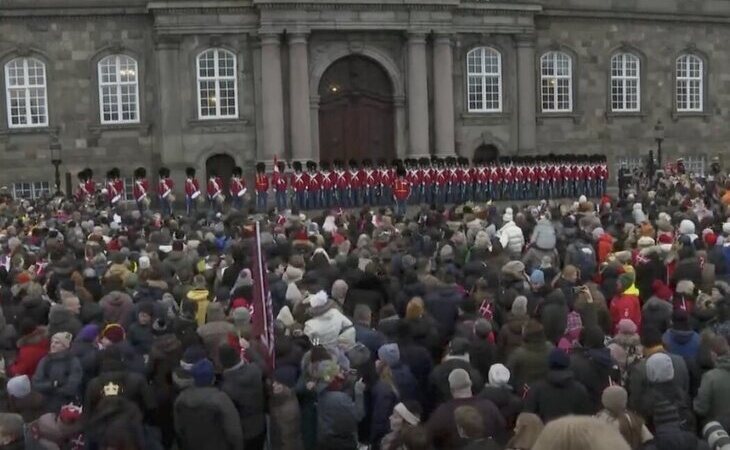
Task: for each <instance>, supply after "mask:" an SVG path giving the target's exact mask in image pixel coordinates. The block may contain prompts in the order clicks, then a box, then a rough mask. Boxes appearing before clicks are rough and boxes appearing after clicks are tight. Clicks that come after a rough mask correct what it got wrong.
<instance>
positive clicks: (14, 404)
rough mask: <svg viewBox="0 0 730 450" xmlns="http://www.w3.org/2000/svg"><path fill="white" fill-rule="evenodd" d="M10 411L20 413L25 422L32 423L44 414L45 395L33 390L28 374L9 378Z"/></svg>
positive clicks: (7, 387) (7, 385) (7, 389)
mask: <svg viewBox="0 0 730 450" xmlns="http://www.w3.org/2000/svg"><path fill="white" fill-rule="evenodd" d="M5 389H6V391H7V393H8V411H9V412H12V413H17V414H20V415H21V416H22V417H23V421H24V422H25V423H31V422H33V421H34V420H36V419H38V418H39V417H40V416H41V414H43V409H44V404H43V395H41V394H40V393H38V392H35V391H33V390H31V385H30V378H28V375H18V376H16V377H12V378H10V379H9V380H8V382H7V384H6V386H5Z"/></svg>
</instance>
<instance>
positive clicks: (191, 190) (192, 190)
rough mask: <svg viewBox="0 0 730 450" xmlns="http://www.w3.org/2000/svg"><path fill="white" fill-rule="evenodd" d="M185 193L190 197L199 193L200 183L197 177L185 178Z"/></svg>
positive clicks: (196, 196)
mask: <svg viewBox="0 0 730 450" xmlns="http://www.w3.org/2000/svg"><path fill="white" fill-rule="evenodd" d="M185 195H187V196H188V197H190V198H198V196H199V195H200V183H199V182H198V179H197V178H188V179H186V180H185Z"/></svg>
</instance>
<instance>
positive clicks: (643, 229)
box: [639, 221, 654, 239]
mask: <svg viewBox="0 0 730 450" xmlns="http://www.w3.org/2000/svg"><path fill="white" fill-rule="evenodd" d="M639 235H640V236H641V237H649V238H652V239H653V238H654V227H653V226H651V223H649V222H648V221H644V222H642V223H641V226H640V227H639Z"/></svg>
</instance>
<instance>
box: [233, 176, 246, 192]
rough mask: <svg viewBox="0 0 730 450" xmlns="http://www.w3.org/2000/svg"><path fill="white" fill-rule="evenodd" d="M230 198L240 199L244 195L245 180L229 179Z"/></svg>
mask: <svg viewBox="0 0 730 450" xmlns="http://www.w3.org/2000/svg"><path fill="white" fill-rule="evenodd" d="M229 190H230V191H231V197H240V196H242V195H243V194H245V193H246V180H244V179H243V178H239V177H231V186H230V189H229Z"/></svg>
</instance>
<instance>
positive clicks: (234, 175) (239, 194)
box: [228, 166, 246, 209]
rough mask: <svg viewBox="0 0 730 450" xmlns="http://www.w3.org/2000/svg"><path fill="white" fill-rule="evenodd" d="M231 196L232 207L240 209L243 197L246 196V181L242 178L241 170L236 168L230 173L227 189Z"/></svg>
mask: <svg viewBox="0 0 730 450" xmlns="http://www.w3.org/2000/svg"><path fill="white" fill-rule="evenodd" d="M228 191H229V192H230V194H231V202H232V203H233V207H234V208H236V209H241V208H242V207H243V196H244V195H246V180H245V179H244V178H243V169H241V168H240V167H238V166H236V167H234V168H233V171H232V172H231V182H230V186H229V188H228Z"/></svg>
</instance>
